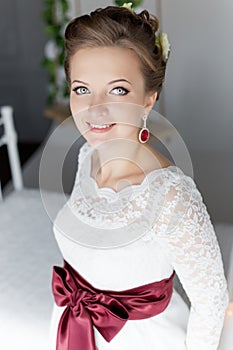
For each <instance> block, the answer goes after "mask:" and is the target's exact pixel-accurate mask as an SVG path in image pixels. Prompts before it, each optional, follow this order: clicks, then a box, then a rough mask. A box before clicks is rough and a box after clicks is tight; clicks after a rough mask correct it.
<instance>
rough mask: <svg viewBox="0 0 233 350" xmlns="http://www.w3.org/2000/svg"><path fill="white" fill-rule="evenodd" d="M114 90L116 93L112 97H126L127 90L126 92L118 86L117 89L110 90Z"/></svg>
mask: <svg viewBox="0 0 233 350" xmlns="http://www.w3.org/2000/svg"><path fill="white" fill-rule="evenodd" d="M114 90H115V91H116V93H114V95H127V94H128V92H129V90H127V89H125V88H123V87H121V86H118V87H116V88H114V89H112V91H114Z"/></svg>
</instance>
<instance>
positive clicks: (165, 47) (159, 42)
mask: <svg viewBox="0 0 233 350" xmlns="http://www.w3.org/2000/svg"><path fill="white" fill-rule="evenodd" d="M155 44H156V46H157V47H158V48H159V49H160V51H161V52H162V56H163V60H164V61H165V62H166V61H167V59H168V53H169V51H170V43H169V41H168V37H167V34H166V33H161V34H159V35H157V36H156V39H155Z"/></svg>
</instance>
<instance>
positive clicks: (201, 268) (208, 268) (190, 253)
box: [154, 175, 228, 350]
mask: <svg viewBox="0 0 233 350" xmlns="http://www.w3.org/2000/svg"><path fill="white" fill-rule="evenodd" d="M164 203H166V204H165V205H164V209H163V212H162V215H160V217H159V220H157V222H156V224H155V225H154V232H155V233H156V236H157V238H158V241H159V244H161V246H162V248H163V249H164V250H165V253H166V254H167V257H168V259H169V260H170V263H171V264H172V265H173V267H174V269H175V271H176V273H177V275H178V277H179V280H180V282H181V283H182V285H183V288H184V290H185V292H186V294H187V296H188V298H189V300H190V304H191V308H190V317H189V322H188V328H187V335H186V346H187V350H216V349H217V347H218V343H219V339H220V334H221V330H222V326H223V320H224V315H225V311H226V307H227V303H228V292H227V284H226V280H225V276H224V272H223V263H222V258H221V253H220V249H219V245H218V242H217V239H216V235H215V232H214V229H213V225H212V223H211V220H210V216H209V214H208V212H207V208H206V206H205V204H204V203H203V200H202V196H201V194H200V192H199V191H198V189H197V187H196V185H195V183H194V181H193V180H192V178H191V177H189V176H186V175H185V176H184V179H183V180H182V181H181V182H180V183H179V185H178V186H171V189H170V190H169V191H168V193H167V197H166V201H165V202H164Z"/></svg>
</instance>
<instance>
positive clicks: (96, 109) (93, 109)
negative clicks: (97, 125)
mask: <svg viewBox="0 0 233 350" xmlns="http://www.w3.org/2000/svg"><path fill="white" fill-rule="evenodd" d="M88 114H89V115H90V116H91V118H92V119H95V118H99V117H102V118H105V117H107V116H108V115H109V107H108V105H107V104H106V103H100V104H91V105H89V108H88Z"/></svg>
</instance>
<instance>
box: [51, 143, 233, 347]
mask: <svg viewBox="0 0 233 350" xmlns="http://www.w3.org/2000/svg"><path fill="white" fill-rule="evenodd" d="M92 151H93V148H92V147H91V146H90V145H89V144H88V143H85V144H84V145H83V146H82V147H81V150H80V153H79V167H78V171H77V174H76V179H75V185H74V188H73V191H72V194H71V196H70V198H69V200H68V201H67V203H66V204H65V205H64V207H63V208H62V209H61V210H60V211H59V212H58V214H57V217H56V219H55V221H54V226H53V229H54V234H55V237H56V240H57V242H58V245H59V247H60V250H61V252H62V255H63V257H64V259H65V260H66V261H67V262H68V263H69V264H70V265H71V266H72V267H73V268H74V269H75V270H77V271H78V272H79V273H80V274H81V275H82V276H83V277H84V278H85V279H86V280H87V281H88V282H89V283H91V284H92V285H93V286H94V287H95V288H98V289H105V290H115V291H121V290H127V289H130V288H134V287H137V286H141V285H144V284H148V283H151V282H155V281H160V280H162V279H164V278H167V277H170V275H171V274H172V272H173V270H175V271H176V274H177V276H178V277H179V279H180V281H181V283H182V285H183V287H184V289H185V291H186V294H187V296H188V298H189V300H190V304H191V308H190V310H189V309H188V307H187V305H186V303H185V302H184V301H183V299H182V298H181V297H180V295H179V294H178V293H177V292H176V291H175V290H174V292H173V295H172V298H171V301H170V303H169V305H168V307H167V308H166V310H165V311H164V312H162V313H161V314H159V315H156V316H153V317H151V318H147V319H143V320H129V321H127V322H126V324H125V326H124V327H123V328H122V329H121V331H120V332H119V333H118V334H117V335H116V336H115V337H114V338H113V339H112V341H111V342H109V343H108V342H107V341H106V340H105V339H104V338H103V337H102V335H101V334H100V333H99V332H98V330H97V329H95V328H94V332H95V342H96V345H97V347H98V349H99V350H142V349H146V350H153V349H156V350H216V349H217V348H218V342H219V338H220V333H221V330H222V325H223V318H224V314H225V310H226V307H227V303H228V293H227V286H226V281H225V277H224V273H223V265H222V259H221V255H220V250H219V246H218V243H217V240H216V236H215V232H214V230H213V226H212V223H211V220H210V217H209V214H208V212H207V209H206V206H205V204H204V203H203V200H202V196H201V194H200V192H199V191H198V189H197V187H196V185H195V183H194V181H193V179H192V178H191V177H189V176H187V175H185V174H184V173H183V172H182V171H181V169H179V168H178V167H176V166H169V167H168V168H163V169H157V170H154V171H152V172H150V173H149V174H148V175H147V176H146V177H145V179H144V180H143V182H142V183H141V184H140V185H133V186H128V187H125V188H124V189H123V190H121V191H120V192H115V191H114V190H112V189H111V188H98V186H97V183H96V182H95V180H94V179H93V178H92V177H91V176H90V169H91V154H92ZM106 237H108V238H107V242H108V243H107V244H105V242H106ZM63 311H64V307H58V306H57V305H56V304H55V303H54V309H53V314H52V319H51V332H50V333H51V334H50V346H49V350H55V349H56V345H55V344H56V335H57V327H58V322H59V320H60V317H61V315H62V313H63Z"/></svg>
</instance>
